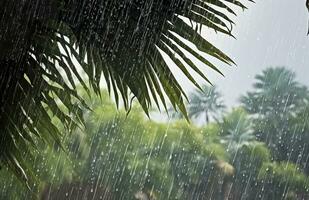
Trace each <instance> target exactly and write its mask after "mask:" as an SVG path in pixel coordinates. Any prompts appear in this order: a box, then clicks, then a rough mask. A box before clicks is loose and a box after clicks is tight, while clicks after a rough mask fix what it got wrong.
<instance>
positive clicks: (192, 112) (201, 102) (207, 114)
mask: <svg viewBox="0 0 309 200" xmlns="http://www.w3.org/2000/svg"><path fill="white" fill-rule="evenodd" d="M186 107H187V110H188V116H189V118H191V119H199V118H200V117H204V118H205V121H204V122H205V123H206V124H208V123H209V120H210V118H212V119H215V120H217V119H218V117H219V116H220V114H222V112H223V111H224V110H225V105H224V103H223V100H222V95H221V93H220V92H219V91H218V89H217V87H216V86H211V87H209V86H207V85H203V86H202V90H200V89H196V90H195V91H194V92H192V93H191V94H190V95H189V103H188V104H187V105H186ZM168 111H169V112H170V113H171V117H172V118H176V119H180V118H184V115H183V114H182V113H181V112H177V111H176V110H174V109H173V108H170V109H169V110H168Z"/></svg>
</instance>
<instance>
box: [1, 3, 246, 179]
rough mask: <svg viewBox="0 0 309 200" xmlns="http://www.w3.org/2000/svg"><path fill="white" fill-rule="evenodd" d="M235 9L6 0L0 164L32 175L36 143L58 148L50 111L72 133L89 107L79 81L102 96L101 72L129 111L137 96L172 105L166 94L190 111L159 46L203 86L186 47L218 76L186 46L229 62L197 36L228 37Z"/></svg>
mask: <svg viewBox="0 0 309 200" xmlns="http://www.w3.org/2000/svg"><path fill="white" fill-rule="evenodd" d="M235 6H236V7H240V8H245V6H244V5H243V4H242V3H240V2H239V1H228V0H193V1H184V0H178V1H168V0H162V1H159V0H146V1H138V0H134V1H120V0H118V1H112V0H107V1H93V0H83V1H82V0H72V1H63V0H57V1H35V2H32V0H27V1H9V0H4V1H2V2H1V3H0V7H1V8H0V9H1V11H3V12H2V13H3V15H2V17H3V18H2V19H6V21H4V20H2V19H1V20H2V21H1V26H0V30H1V32H2V33H4V34H1V36H0V48H1V49H2V50H1V52H0V64H1V72H0V78H1V79H0V80H1V83H0V92H1V105H0V107H1V115H0V119H1V120H0V123H1V124H0V125H1V137H0V146H1V148H0V151H1V152H0V156H1V163H2V164H5V165H8V166H11V169H12V170H14V171H15V173H17V174H18V175H19V176H20V177H24V178H26V176H25V172H24V170H23V168H25V167H26V166H25V165H24V164H23V160H24V159H23V157H25V156H26V155H27V156H28V155H30V153H28V152H29V151H30V149H31V148H35V146H36V142H37V140H39V139H40V140H44V141H46V142H48V143H49V144H53V142H54V141H55V142H56V143H58V145H61V133H60V132H59V131H58V129H57V127H56V126H55V125H54V124H53V122H52V120H51V118H52V117H53V116H55V117H57V118H58V119H59V120H60V121H61V122H62V123H63V124H64V126H66V127H67V130H71V129H73V128H74V127H76V126H79V125H80V124H81V123H83V120H82V114H81V113H82V112H81V110H82V108H83V107H87V105H86V104H85V103H84V101H83V99H82V98H81V97H80V95H79V94H78V93H77V90H76V88H77V86H76V85H77V83H78V84H81V86H82V87H83V88H84V89H85V90H86V91H89V88H92V89H93V90H94V91H95V92H96V93H97V94H99V93H100V80H101V79H102V78H104V79H105V81H106V85H107V87H108V90H109V91H110V93H112V94H114V97H115V100H116V103H117V104H119V102H120V99H121V100H122V101H123V105H124V107H125V108H126V109H127V110H129V109H130V107H131V101H132V100H131V99H132V98H136V99H137V100H138V101H139V103H140V104H141V106H142V108H143V109H144V111H145V112H146V113H147V114H148V110H149V108H150V107H151V106H152V102H153V101H154V102H155V103H156V105H157V106H158V107H159V106H160V105H163V106H164V107H165V109H166V100H167V99H168V100H169V101H170V102H171V104H172V105H173V107H174V108H176V109H179V110H180V111H181V112H182V113H183V114H184V115H185V116H187V113H186V109H185V105H184V101H185V99H186V94H185V92H184V91H183V90H182V88H181V86H180V84H179V83H178V81H177V78H176V77H175V76H174V74H173V73H172V71H171V69H170V68H169V66H168V64H167V63H166V61H165V59H164V56H163V54H162V52H165V53H166V55H167V56H168V57H170V58H171V60H172V61H173V62H174V63H175V64H176V66H178V67H179V69H180V70H181V71H182V72H183V73H184V74H185V75H186V76H187V77H188V79H189V80H190V81H192V82H193V83H194V84H195V85H196V86H197V87H199V85H198V83H197V82H196V81H195V80H194V78H193V77H192V76H191V75H190V73H189V72H188V70H187V68H188V67H190V68H192V69H193V70H194V71H196V72H197V73H198V74H199V75H201V76H202V77H203V78H204V79H205V80H206V81H208V79H207V78H206V77H205V76H204V75H203V73H202V72H201V71H200V69H199V67H198V66H196V65H195V64H194V63H193V62H192V61H191V59H190V57H188V56H186V55H185V53H184V50H186V51H187V52H189V53H190V54H191V56H192V57H196V58H197V59H199V60H200V61H201V62H203V63H204V64H206V65H208V66H209V67H211V68H212V69H214V70H216V71H217V72H219V73H221V72H220V71H219V69H218V68H217V67H216V66H215V65H214V64H212V63H211V62H210V61H209V60H208V59H207V58H204V57H202V56H201V55H199V52H197V51H195V50H194V49H192V48H191V47H190V46H189V45H188V42H189V43H191V44H193V45H195V46H196V47H197V49H198V50H199V51H202V52H204V53H207V54H208V55H209V56H212V57H214V58H216V59H218V60H220V61H222V62H224V63H227V64H229V65H231V64H233V61H232V60H231V59H230V58H229V57H228V56H227V55H225V54H224V53H223V52H222V51H221V50H219V49H218V48H216V47H215V46H214V45H212V44H211V43H210V42H208V41H207V40H206V39H205V38H203V37H202V36H201V32H200V29H201V27H202V25H203V26H206V27H209V28H211V29H214V30H215V31H217V32H221V33H223V34H226V35H229V36H232V34H231V29H232V28H231V27H232V25H233V21H232V20H231V19H230V17H229V14H235V12H234V11H233V9H234V8H235ZM222 9H224V10H226V11H227V13H225V12H223V11H222ZM228 13H229V14H228ZM12 16H14V17H12ZM183 17H186V18H187V19H189V20H190V21H191V22H192V24H197V25H194V26H193V25H189V24H188V23H186V22H185V21H184V20H183ZM2 22H3V23H2ZM178 57H181V58H182V59H178ZM78 66H79V67H78ZM81 71H83V72H84V73H85V74H86V76H87V78H86V79H88V82H85V81H84V80H85V79H84V77H83V76H82V73H81ZM165 95H166V96H165ZM152 100H153V101H152ZM31 144H32V146H33V147H31V146H30V145H31Z"/></svg>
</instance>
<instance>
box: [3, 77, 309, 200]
mask: <svg viewBox="0 0 309 200" xmlns="http://www.w3.org/2000/svg"><path fill="white" fill-rule="evenodd" d="M297 84H298V83H297ZM79 93H80V95H81V96H82V98H83V99H85V101H86V104H87V105H90V106H91V107H92V111H90V110H88V109H83V110H82V111H83V118H84V121H83V123H84V127H82V128H75V129H74V130H73V132H67V134H65V135H63V136H62V138H61V140H62V141H63V145H62V147H60V146H59V145H58V144H57V143H55V144H54V145H51V146H45V144H44V143H43V142H40V141H37V142H38V143H37V147H38V148H39V149H38V150H35V149H31V150H32V152H31V155H33V156H32V157H25V158H24V159H25V160H26V161H27V162H29V163H32V164H33V166H34V167H33V169H32V171H33V172H35V173H33V174H34V177H36V179H37V182H36V185H34V184H29V187H30V188H31V192H30V191H29V190H27V188H26V186H24V185H22V184H20V183H18V184H15V182H16V181H17V179H16V177H15V176H12V174H11V172H10V171H8V170H7V169H6V168H4V169H3V170H1V171H0V181H1V182H3V184H2V186H1V187H0V191H1V193H0V194H1V195H2V196H0V198H3V199H29V198H43V197H46V196H47V195H49V197H50V198H53V199H63V198H68V195H71V196H69V197H70V198H74V199H79V198H82V197H81V196H80V197H77V196H73V195H74V194H80V193H82V194H85V195H86V194H87V197H85V196H84V198H88V199H92V198H94V199H96V198H103V199H104V198H106V199H138V198H139V197H141V196H147V197H148V198H150V199H192V200H193V199H215V200H222V199H227V198H229V199H235V200H236V199H274V200H276V199H278V200H279V199H308V197H309V190H308V189H309V188H308V186H309V182H308V181H309V179H308V166H307V160H306V159H307V158H308V155H309V151H308V133H309V131H308V130H309V123H308V122H309V121H308V104H307V103H305V104H303V105H301V106H300V107H297V108H295V109H293V114H291V117H290V118H289V121H288V124H286V126H287V127H288V129H285V130H286V131H287V132H286V134H285V135H284V137H282V139H281V140H280V141H278V143H277V144H278V145H279V144H280V146H279V147H280V148H278V150H279V151H280V152H276V151H274V149H275V148H272V147H271V146H269V143H267V142H265V141H263V140H261V139H260V138H259V137H256V135H255V134H256V133H257V132H258V131H260V130H257V127H261V126H257V125H259V124H260V122H259V120H262V119H263V118H261V115H262V114H260V115H259V114H257V113H255V114H250V112H249V111H246V110H247V109H245V108H242V107H237V108H234V109H233V110H231V111H230V112H228V113H225V114H224V116H223V118H222V119H221V120H218V121H217V122H211V123H209V124H207V125H205V126H203V127H197V126H195V125H194V124H190V123H188V122H187V121H186V120H178V121H175V122H172V123H158V122H154V121H150V120H148V119H147V117H146V116H145V114H144V112H143V108H141V106H139V105H134V106H133V107H132V108H131V111H130V114H129V115H128V114H127V111H126V110H125V109H117V108H116V106H115V105H114V103H113V102H112V100H111V99H110V97H109V94H108V92H107V91H101V98H99V97H97V98H90V97H89V96H88V94H87V92H85V91H82V90H80V91H79ZM270 110H271V109H270ZM269 119H271V118H269ZM52 120H53V123H54V124H56V125H57V128H58V129H59V130H63V129H65V128H66V127H65V126H63V125H62V123H60V121H59V119H58V118H57V117H54V118H52ZM276 122H277V121H276V120H275V119H274V120H269V121H267V123H268V126H267V127H268V129H266V128H265V129H263V131H265V132H266V131H269V133H272V134H279V133H278V132H277V131H276V130H277V129H275V128H274V127H275V126H274V123H276ZM271 127H273V128H272V129H271ZM281 128H282V127H281ZM63 132H64V133H65V131H63ZM266 133H267V132H266ZM274 137H275V136H274ZM276 137H277V136H276ZM61 148H63V149H61ZM285 150H288V152H284V151H285ZM277 153H280V154H285V153H289V154H288V156H287V157H282V160H276V159H274V155H275V154H277ZM33 158H35V159H33ZM38 183H39V184H38ZM102 195H103V196H102Z"/></svg>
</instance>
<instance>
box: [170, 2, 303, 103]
mask: <svg viewBox="0 0 309 200" xmlns="http://www.w3.org/2000/svg"><path fill="white" fill-rule="evenodd" d="M247 5H248V8H249V9H248V10H246V11H244V12H242V11H241V10H239V12H238V17H237V18H235V23H236V27H234V30H233V34H234V35H235V36H236V38H237V40H235V39H233V38H230V37H227V36H224V35H219V34H214V33H213V32H209V31H206V33H205V36H206V37H207V38H209V39H210V41H212V43H213V44H215V45H216V46H217V47H219V48H220V49H221V50H223V51H224V52H225V53H227V54H228V55H229V56H230V57H231V58H233V60H234V61H235V62H236V63H237V67H235V66H232V67H230V66H225V65H223V64H222V63H220V62H216V63H217V64H218V65H219V67H220V69H221V70H222V72H223V73H224V74H225V77H222V76H220V75H218V74H216V73H214V72H211V71H209V70H206V71H205V72H206V74H207V75H208V77H210V80H211V81H212V83H214V84H216V85H217V86H218V87H219V89H220V91H221V92H222V93H223V95H224V100H225V102H226V104H227V105H228V106H233V105H235V104H236V103H238V98H239V96H240V95H241V94H244V93H245V92H246V91H248V90H249V89H250V88H251V86H252V83H253V82H254V76H255V74H257V73H261V71H262V70H263V69H265V68H266V67H269V66H274V67H275V66H286V67H287V68H289V69H292V70H293V71H295V72H296V74H297V78H298V80H299V81H300V82H301V83H304V84H306V85H309V78H308V75H309V36H307V30H308V19H309V14H308V11H307V9H306V7H305V0H256V3H248V4H247ZM176 75H177V77H179V79H180V82H182V83H183V84H182V85H183V86H184V88H185V90H186V91H191V90H192V89H193V86H192V85H191V84H189V83H188V82H187V81H185V80H184V78H183V76H182V75H181V74H180V73H179V72H176Z"/></svg>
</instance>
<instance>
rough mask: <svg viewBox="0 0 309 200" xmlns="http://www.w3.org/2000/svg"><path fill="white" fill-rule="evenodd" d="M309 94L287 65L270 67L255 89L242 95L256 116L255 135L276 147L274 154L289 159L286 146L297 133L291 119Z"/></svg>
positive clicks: (243, 101)
mask: <svg viewBox="0 0 309 200" xmlns="http://www.w3.org/2000/svg"><path fill="white" fill-rule="evenodd" d="M308 97H309V92H308V89H307V88H306V87H305V86H302V85H300V84H299V83H298V82H297V81H296V78H295V74H294V73H293V72H292V71H289V70H287V69H285V68H283V67H277V68H268V69H266V70H264V71H263V72H262V74H260V75H257V76H256V83H255V84H254V91H253V92H248V93H247V94H246V95H245V96H243V97H242V98H241V102H242V103H243V105H244V107H245V109H246V110H247V111H248V112H249V113H250V114H252V116H253V119H254V126H255V128H254V130H255V133H254V134H255V135H256V136H257V137H258V139H259V140H261V141H263V142H265V143H266V144H267V145H268V147H269V148H270V149H272V152H273V154H274V155H273V156H274V157H275V158H276V159H279V160H282V159H285V158H288V157H289V156H288V154H289V153H288V152H289V151H290V150H288V149H286V147H285V146H284V145H283V144H284V141H285V140H287V143H290V142H291V141H289V140H290V139H291V137H292V136H291V135H289V133H293V132H294V131H295V130H292V128H291V127H294V126H293V125H291V120H293V118H295V116H297V113H299V112H300V111H301V110H302V109H303V107H304V105H306V104H307V102H308Z"/></svg>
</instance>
